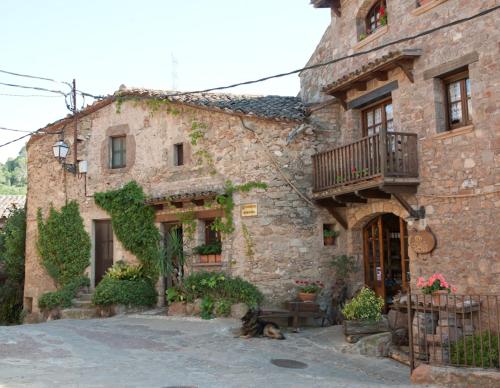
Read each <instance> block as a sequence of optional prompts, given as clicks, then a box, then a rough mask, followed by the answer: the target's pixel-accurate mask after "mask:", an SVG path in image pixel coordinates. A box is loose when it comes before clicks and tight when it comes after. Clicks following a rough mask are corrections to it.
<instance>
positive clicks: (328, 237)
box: [323, 229, 339, 245]
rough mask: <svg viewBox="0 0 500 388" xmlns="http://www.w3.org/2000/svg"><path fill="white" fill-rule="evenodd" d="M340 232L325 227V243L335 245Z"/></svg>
mask: <svg viewBox="0 0 500 388" xmlns="http://www.w3.org/2000/svg"><path fill="white" fill-rule="evenodd" d="M338 235H339V232H338V231H336V230H333V229H323V243H324V245H335V237H337V236H338Z"/></svg>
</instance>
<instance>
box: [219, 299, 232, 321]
mask: <svg viewBox="0 0 500 388" xmlns="http://www.w3.org/2000/svg"><path fill="white" fill-rule="evenodd" d="M231 305H232V303H231V301H230V300H228V299H220V300H218V301H217V302H216V303H215V315H217V316H218V317H227V316H229V315H230V314H231Z"/></svg>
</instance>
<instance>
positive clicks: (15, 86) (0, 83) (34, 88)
mask: <svg viewBox="0 0 500 388" xmlns="http://www.w3.org/2000/svg"><path fill="white" fill-rule="evenodd" d="M0 85H4V86H10V87H13V88H22V89H33V90H39V91H42V92H50V93H56V94H60V95H62V96H65V95H66V94H68V93H64V92H63V91H62V90H53V89H45V88H41V87H38V86H26V85H18V84H8V83H4V82H0Z"/></svg>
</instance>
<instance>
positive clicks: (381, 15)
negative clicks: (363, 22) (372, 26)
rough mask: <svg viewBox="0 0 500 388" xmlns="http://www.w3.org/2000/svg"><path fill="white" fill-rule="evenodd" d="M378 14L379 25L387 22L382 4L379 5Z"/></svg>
mask: <svg viewBox="0 0 500 388" xmlns="http://www.w3.org/2000/svg"><path fill="white" fill-rule="evenodd" d="M378 15H379V17H380V19H379V21H380V25H381V26H385V25H386V24H387V14H386V13H385V8H384V7H383V6H381V7H380V10H379V11H378Z"/></svg>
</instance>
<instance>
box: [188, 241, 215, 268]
mask: <svg viewBox="0 0 500 388" xmlns="http://www.w3.org/2000/svg"><path fill="white" fill-rule="evenodd" d="M194 252H195V253H196V254H198V255H200V263H220V262H221V253H222V243H221V242H220V241H216V242H212V243H209V244H203V245H198V246H197V247H195V248H194Z"/></svg>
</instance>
